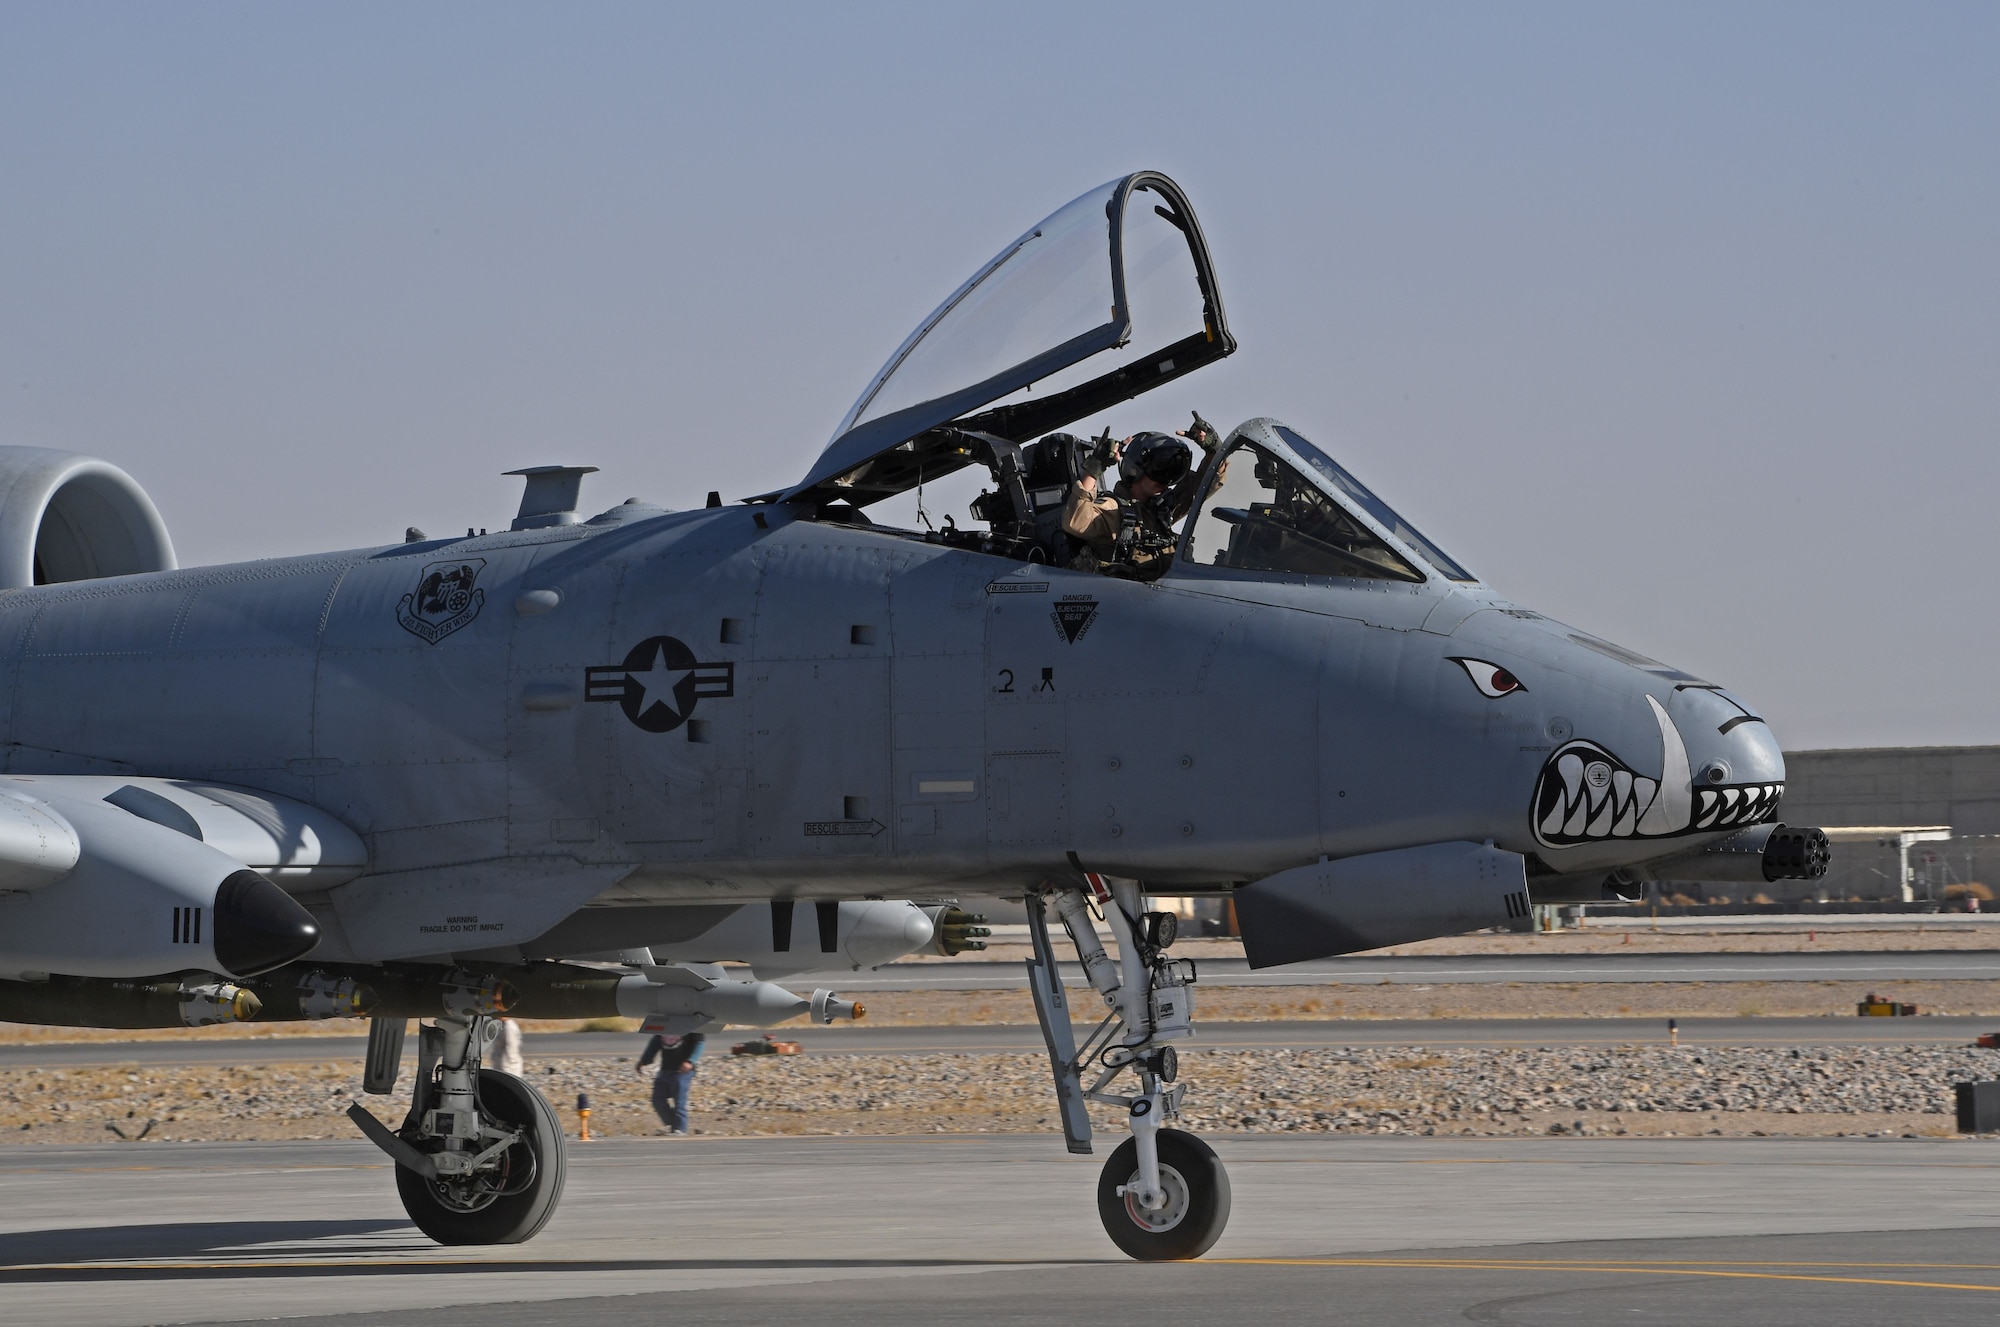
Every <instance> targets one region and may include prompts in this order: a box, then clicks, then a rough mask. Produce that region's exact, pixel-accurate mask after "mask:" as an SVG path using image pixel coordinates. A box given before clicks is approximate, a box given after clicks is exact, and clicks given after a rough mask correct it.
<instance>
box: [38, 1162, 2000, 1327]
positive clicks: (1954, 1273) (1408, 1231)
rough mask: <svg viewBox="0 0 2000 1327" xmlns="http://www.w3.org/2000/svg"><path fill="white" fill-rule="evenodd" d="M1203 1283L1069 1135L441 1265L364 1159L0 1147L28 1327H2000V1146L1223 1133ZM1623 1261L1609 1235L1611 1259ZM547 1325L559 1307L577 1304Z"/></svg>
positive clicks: (629, 1175) (810, 1166) (646, 1181)
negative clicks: (268, 1323) (797, 1326)
mask: <svg viewBox="0 0 2000 1327" xmlns="http://www.w3.org/2000/svg"><path fill="white" fill-rule="evenodd" d="M1215 1142H1216V1146H1217V1149H1218V1151H1220V1152H1221V1154H1222V1156H1223V1157H1224V1159H1225V1161H1226V1163H1227V1164H1228V1166H1229V1169H1230V1175H1231V1179H1232V1183H1233V1186H1234V1190H1235V1204H1234V1216H1233V1219H1232V1222H1231V1224H1230V1227H1229V1230H1228V1232H1227V1233H1226V1234H1225V1235H1224V1237H1223V1239H1222V1241H1221V1243H1219V1244H1218V1245H1217V1246H1216V1248H1215V1250H1214V1251H1213V1254H1212V1255H1211V1258H1210V1259H1208V1260H1206V1261H1204V1262H1201V1263H1196V1264H1184V1265H1179V1266H1140V1265H1136V1264H1131V1263H1127V1262H1124V1261H1122V1260H1121V1259H1119V1258H1118V1256H1117V1255H1116V1253H1115V1251H1114V1250H1113V1248H1112V1246H1111V1244H1110V1242H1109V1241H1108V1240H1107V1239H1106V1238H1105V1236H1104V1235H1103V1233H1102V1231H1101V1229H1100V1228H1099V1226H1098V1224H1097V1219H1096V1215H1095V1212H1094V1207H1093V1202H1092V1192H1093V1188H1094V1185H1095V1181H1096V1176H1097V1169H1098V1163H1097V1162H1096V1161H1095V1160H1094V1159H1092V1158H1087V1157H1070V1156H1067V1155H1066V1154H1064V1152H1063V1151H1062V1149H1061V1146H1060V1144H1059V1143H1058V1142H1057V1141H1056V1140H1054V1139H1045V1138H1015V1137H993V1138H986V1137H937V1136H931V1137H921V1138H909V1139H846V1138H817V1139H717V1140H709V1139H701V1138H696V1139H684V1140H673V1141H668V1140H658V1141H654V1140H640V1139H634V1140H618V1141H613V1142H604V1143H594V1144H590V1145H588V1146H576V1147H573V1148H572V1157H573V1162H572V1166H571V1169H570V1174H569V1181H568V1188H567V1192H566V1195H565V1201H564V1205H563V1207H562V1209H561V1211H560V1213H559V1214H558V1215H557V1217H556V1219H555V1221H554V1222H553V1223H551V1225H550V1226H549V1228H548V1229H547V1230H546V1231H545V1232H543V1234H542V1236H541V1237H540V1238H538V1239H537V1240H535V1241H533V1242H532V1243H530V1244H526V1245H518V1246H511V1247H505V1248H497V1249H485V1250H449V1249H443V1248H439V1247H437V1246H434V1245H431V1244H429V1243H428V1242H427V1241H425V1240H423V1239H422V1238H421V1237H420V1236H418V1235H417V1234H416V1232H415V1231H414V1230H413V1229H412V1228H411V1227H410V1226H408V1225H407V1224H406V1223H405V1221H404V1220H403V1217H402V1213H401V1210H400V1208H399V1206H398V1205H397V1202H396V1199H395V1196H394V1193H393V1190H392V1188H391V1182H390V1175H389V1172H388V1170H387V1168H386V1166H385V1164H384V1163H383V1161H382V1159H381V1158H380V1157H379V1156H378V1155H377V1154H376V1153H374V1152H373V1151H372V1149H370V1148H369V1147H368V1146H367V1144H365V1143H362V1142H359V1141H355V1142H343V1143H313V1144H269V1143H261V1144H245V1143H232V1144H158V1145H135V1146H129V1147H125V1146H103V1147H93V1148H73V1149H72V1148H53V1147H38V1146H17V1147H7V1148H0V1184H4V1185H5V1192H6V1194H7V1196H8V1202H7V1203H6V1204H5V1207H4V1209H3V1210H0V1286H4V1288H3V1289H0V1304H4V1306H5V1307H4V1317H5V1320H6V1321H7V1322H8V1323H9V1324H20V1325H22V1327H29V1325H31V1324H44V1323H60V1324H70V1325H74V1327H127V1325H136V1324H142V1323H175V1324H179V1323H196V1322H222V1321H241V1320H245V1319H254V1318H274V1317H286V1318H293V1319H294V1320H303V1321H305V1322H325V1323H328V1324H336V1323H337V1324H341V1325H342V1327H390V1324H396V1325H397V1327H404V1325H407V1327H418V1324H424V1325H426V1327H511V1325H512V1324H527V1323H539V1322H544V1321H549V1320H560V1321H562V1322H564V1323H566V1324H570V1323H573V1324H580V1325H582V1327H595V1325H597V1324H604V1325H605V1327H612V1325H613V1324H615V1325H616V1327H630V1324H631V1323H633V1322H647V1321H663V1322H672V1323H675V1324H677V1325H679V1324H711V1323H764V1322H770V1321H774V1320H788V1321H798V1322H810V1323H815V1324H818V1323H832V1324H847V1323H853V1324H862V1323H867V1324H929V1323H939V1322H946V1323H970V1322H979V1323H993V1322H1004V1323H1044V1322H1048V1323H1054V1322H1071V1321H1075V1320H1076V1319H1077V1318H1079V1317H1081V1316H1084V1315H1086V1314H1089V1313H1093V1312H1106V1311H1114V1310H1112V1309H1111V1307H1110V1306H1112V1305H1114V1304H1116V1303H1117V1302H1118V1301H1119V1300H1120V1299H1121V1298H1122V1299H1124V1302H1126V1303H1128V1304H1132V1305H1134V1306H1135V1307H1136V1308H1138V1309H1140V1310H1142V1311H1145V1312H1147V1313H1148V1314H1149V1315H1164V1316H1165V1318H1166V1320H1168V1321H1171V1322H1173V1323H1176V1324H1182V1323H1187V1324H1209V1323H1216V1324H1221V1323H1231V1324H1234V1323H1240V1322H1246V1321H1247V1322H1261V1321H1274V1322H1295V1321H1299V1322H1303V1321H1311V1322H1321V1323H1356V1324H1361V1323H1367V1324H1377V1323H1391V1322H1393V1323H1397V1324H1419V1325H1421V1324H1431V1323H1440V1324H1441V1323H1447V1322H1449V1323H1463V1322H1466V1321H1468V1320H1469V1321H1473V1322H1486V1323H1508V1324H1556V1323H1565V1324H1567V1323H1587V1324H1597V1323H1603V1322H1610V1321H1620V1322H1664V1323H1676V1324H1680V1323H1689V1322H1700V1323H1704V1324H1737V1323H1742V1324H1753V1323H1754V1324H1756V1325H1757V1327H1785V1325H1789V1324H1799V1325H1800V1327H1804V1325H1805V1324H1812V1327H1842V1325H1844V1324H1863V1323H1867V1324H1878V1323H1884V1322H1922V1323H1925V1324H1927V1325H1928V1324H1953V1323H1960V1322H1965V1323H1970V1322H1990V1321H1991V1320H1992V1319H1993V1318H1994V1317H1995V1316H1996V1315H1997V1314H2000V1257H1996V1256H1995V1250H1994V1243H1995V1240H1996V1237H2000V1193H1996V1180H2000V1144H1995V1143H1988V1142H1966V1141H1946V1140H1862V1139H1850V1140H1825V1141H1784V1140H1767V1139H1741V1140H1733V1139H1732V1140H1695V1139H1688V1140H1657V1141H1638V1140H1626V1139H1603V1140H1599V1139H1575V1140H1571V1139H1546V1140H1541V1139H1538V1140H1480V1141H1466V1142H1457V1141H1443V1140H1426V1139H1399V1138H1379V1139H1371V1138H1302V1137H1296V1136H1293V1137H1263V1138H1259V1137H1247V1138H1246V1137H1236V1136H1225V1137H1221V1138H1218V1139H1216V1140H1215ZM1607 1236H1609V1237H1611V1238H1607ZM554 1301H562V1302H561V1303H560V1305H559V1306H558V1305H557V1304H556V1303H555V1302H554Z"/></svg>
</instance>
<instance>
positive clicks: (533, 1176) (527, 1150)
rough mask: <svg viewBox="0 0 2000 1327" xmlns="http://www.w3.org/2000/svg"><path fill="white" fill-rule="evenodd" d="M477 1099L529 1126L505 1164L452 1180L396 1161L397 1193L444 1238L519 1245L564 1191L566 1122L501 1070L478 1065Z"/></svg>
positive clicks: (512, 1124) (497, 1114)
mask: <svg viewBox="0 0 2000 1327" xmlns="http://www.w3.org/2000/svg"><path fill="white" fill-rule="evenodd" d="M479 1104H480V1106H481V1107H482V1108H483V1109H484V1110H485V1111H486V1113H487V1114H489V1115H491V1116H493V1118H494V1119H496V1120H498V1121H499V1122H500V1123H501V1124H502V1125H504V1126H505V1127H506V1128H509V1129H523V1130H524V1131H525V1132H524V1133H523V1134H522V1136H521V1141H520V1142H518V1143H516V1144H514V1146H512V1147H510V1148H509V1149H507V1151H506V1152H504V1153H502V1154H501V1157H500V1161H501V1165H500V1167H499V1168H498V1169H497V1170H496V1171H495V1172H493V1173H491V1174H487V1175H482V1176H472V1177H468V1178H467V1179H464V1180H459V1181H450V1180H431V1179H426V1178H424V1177H423V1176H422V1175H419V1174H417V1172H415V1171H413V1170H409V1169H407V1168H405V1167H403V1166H397V1167H396V1192H397V1193H398V1194H399V1195H400V1196H401V1197H402V1200H403V1210H404V1211H406V1212H408V1213H409V1214H410V1220H412V1221H414V1222H416V1225H417V1229H419V1230H421V1231H423V1232H424V1234H426V1235H428V1236H430V1237H431V1238H432V1239H434V1240H436V1241H437V1242H438V1243H440V1244H519V1243H521V1242H522V1241H524V1240H529V1239H533V1238H534V1236H535V1233H536V1232H537V1231H539V1230H540V1229H541V1228H542V1227H543V1226H545V1225H547V1224H548V1221H549V1218H550V1217H551V1216H554V1215H555V1210H556V1203H557V1202H558V1201H559V1200H560V1199H561V1198H562V1189H563V1131H562V1121H561V1120H560V1119H558V1118H557V1117H556V1113H555V1111H554V1109H552V1108H551V1107H550V1105H549V1103H548V1102H547V1101H546V1100H544V1099H543V1097H542V1094H541V1093H539V1092H537V1091H535V1089H534V1088H533V1087H531V1086H529V1085H528V1084H527V1083H525V1082H523V1081H522V1080H521V1079H518V1078H516V1077H514V1075H512V1074H503V1073H501V1072H500V1071H499V1070H497V1069H481V1070H480V1071H479ZM406 1137H407V1135H406Z"/></svg>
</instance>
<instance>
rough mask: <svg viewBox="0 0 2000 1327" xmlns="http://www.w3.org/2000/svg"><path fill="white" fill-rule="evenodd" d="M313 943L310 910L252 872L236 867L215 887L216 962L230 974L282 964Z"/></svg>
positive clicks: (315, 939) (307, 951)
mask: <svg viewBox="0 0 2000 1327" xmlns="http://www.w3.org/2000/svg"><path fill="white" fill-rule="evenodd" d="M318 944H319V924H318V923H317V922H315V921H313V919H312V914H311V913H309V912H307V911H306V910H305V909H304V908H302V907H300V906H299V905H298V904H297V903H296V902H295V901H293V899H292V897H291V895H289V894H287V893H286V892H285V891H284V890H282V889H280V888H278V887H277V886H276V885H274V884H272V883H271V882H270V881H268V880H266V879H265V878H264V877H263V876H261V875H258V874H257V873H256V872H255V871H238V872H237V873H236V874H235V875H232V876H230V877H229V878H228V879H227V880H225V881H223V882H222V885H221V887H220V888H218V889H217V890H216V891H215V961H216V962H217V963H218V964H220V965H221V967H222V970H223V971H224V972H227V973H228V974H229V975H230V976H232V977H254V976H256V975H257V974H258V973H260V972H269V971H270V970H271V969H272V968H280V967H283V966H284V965H285V964H287V963H290V962H291V961H292V960H293V959H297V958H304V957H305V956H306V955H307V954H310V953H311V952H312V951H313V949H314V947H315V946H317V945H318Z"/></svg>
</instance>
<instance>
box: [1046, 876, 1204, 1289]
mask: <svg viewBox="0 0 2000 1327" xmlns="http://www.w3.org/2000/svg"><path fill="white" fill-rule="evenodd" d="M1086 879H1087V880H1088V881H1089V884H1090V892H1089V893H1088V894H1086V892H1085V891H1084V890H1083V889H1081V888H1078V887H1076V886H1067V885H1064V886H1049V887H1048V888H1047V890H1046V891H1045V892H1043V893H1038V894H1031V895H1030V896H1029V897H1028V925H1029V936H1030V938H1031V939H1032V940H1033V942H1034V957H1033V958H1031V959H1029V960H1028V986H1029V989H1030V990H1031V991H1032V992H1033V993H1034V997H1035V1012H1036V1013H1037V1015H1038V1016H1039V1017H1040V1019H1041V1024H1042V1037H1043V1039H1044V1041H1046V1042H1047V1044H1048V1048H1049V1065H1050V1068H1051V1070H1052V1071H1053V1073H1054V1077H1055V1084H1056V1099H1057V1101H1058V1103H1059V1104H1060V1106H1061V1108H1062V1121H1063V1136H1064V1139H1065V1141H1066V1142H1067V1143H1068V1145H1069V1150H1070V1151H1072V1152H1078V1153H1088V1152H1089V1151H1090V1150H1091V1149H1090V1116H1089V1113H1088V1110H1087V1108H1086V1103H1087V1102H1091V1101H1095V1102H1099V1103H1101V1104H1104V1105H1114V1106H1120V1107H1123V1108H1124V1110H1125V1113H1126V1118H1127V1120H1128V1121H1129V1123H1130V1126H1131V1130H1132V1136H1131V1137H1130V1138H1128V1139H1126V1140H1125V1141H1124V1142H1123V1143H1121V1144H1120V1145H1119V1146H1118V1149H1117V1150H1116V1151H1115V1152H1113V1153H1112V1154H1111V1159H1110V1161H1108V1162H1107V1163H1106V1164H1105V1167H1104V1171H1103V1174H1102V1175H1101V1176H1099V1178H1098V1182H1097V1212H1098V1216H1099V1218H1100V1219H1101V1220H1102V1221H1103V1222H1104V1230H1105V1233H1106V1234H1108V1235H1110V1236H1111V1240H1112V1242H1113V1243H1114V1244H1116V1245H1117V1246H1118V1247H1119V1248H1121V1249H1123V1250H1124V1251H1125V1252H1126V1253H1128V1254H1130V1255H1131V1256H1132V1257H1134V1258H1138V1259H1140V1260H1142V1261H1147V1262H1154V1261H1165V1260H1170V1259H1180V1258H1198V1257H1200V1256H1201V1255H1202V1254H1203V1253H1205V1252H1207V1250H1208V1248H1209V1246H1211V1245H1212V1244H1214V1243H1215V1241H1216V1240H1217V1239H1218V1238H1220V1237H1221V1235H1222V1228H1223V1226H1224V1225H1226V1224H1227V1223H1228V1221H1229V1176H1228V1174H1227V1173H1226V1172H1225V1171H1224V1170H1223V1168H1222V1162H1221V1161H1220V1159H1218V1158H1217V1157H1216V1155H1215V1152H1214V1151H1213V1150H1212V1149H1211V1148H1210V1147H1209V1146H1208V1144H1206V1143H1204V1142H1202V1141H1201V1140H1200V1139H1199V1138H1197V1137H1195V1136H1194V1135H1193V1134H1190V1133H1185V1132H1183V1131H1181V1130H1179V1129H1171V1128H1166V1127H1164V1126H1166V1125H1167V1124H1168V1123H1169V1122H1170V1121H1171V1120H1173V1119H1174V1118H1175V1117H1176V1116H1178V1115H1179V1113H1180V1104H1181V1098H1182V1096H1183V1094H1184V1093H1185V1092H1186V1090H1187V1089H1186V1084H1183V1083H1176V1082H1175V1081H1174V1080H1175V1079H1176V1078H1177V1077H1178V1076H1179V1063H1178V1061H1179V1057H1178V1055H1177V1053H1176V1052H1175V1050H1174V1048H1173V1046H1172V1045H1170V1044H1168V1043H1171V1042H1173V1041H1177V1040H1180V1039H1182V1038H1185V1037H1189V1036H1192V1035H1193V1034H1194V1028H1193V1026H1192V1024H1191V1023H1190V1016H1191V1012H1192V1011H1191V1001H1190V998H1189V997H1190V993H1189V991H1188V987H1189V986H1190V985H1191V984H1193V982H1194V979H1195V972H1194V964H1193V963H1190V962H1182V961H1177V960H1174V959H1170V958H1168V957H1166V955H1165V952H1164V951H1165V950H1166V948H1167V946H1168V945H1171V944H1172V943H1173V939H1174V927H1173V923H1172V919H1171V918H1170V917H1168V916H1167V915H1166V914H1148V913H1142V912H1141V911H1140V907H1141V904H1140V896H1139V886H1138V884H1137V882H1135V881H1127V880H1121V881H1109V882H1107V881H1105V880H1103V878H1102V877H1100V876H1095V875H1092V876H1088V877H1086ZM1051 902H1052V903H1053V904H1054V905H1055V909H1056V912H1057V914H1058V915H1059V916H1060V917H1061V919H1062V923H1063V929H1064V930H1066V931H1067V932H1068V933H1069V937H1070V939H1071V940H1072V941H1073V942H1074V943H1075V945H1076V953H1077V957H1078V958H1079V959H1080V960H1081V961H1082V963H1083V970H1084V972H1085V974H1086V975H1087V976H1088V977H1089V978H1090V984H1091V985H1092V986H1094V987H1096V988H1097V991H1098V993H1099V994H1100V995H1102V996H1103V997H1104V1002H1105V1003H1106V1004H1107V1005H1109V1006H1110V1009H1111V1012H1110V1013H1109V1014H1108V1015H1107V1016H1106V1017H1105V1019H1104V1021H1103V1022H1102V1023H1100V1024H1098V1026H1097V1029H1096V1030H1095V1031H1094V1032H1092V1033H1091V1034H1090V1036H1089V1037H1088V1038H1086V1039H1085V1041H1084V1044H1083V1046H1082V1048H1081V1049H1079V1048H1078V1047H1077V1045H1076V1040H1075V1035H1074V1033H1073V1032H1072V1031H1071V1029H1070V1017H1069V1008H1068V1003H1067V996H1066V995H1065V993H1064V991H1063V987H1062V978H1061V975H1060V973H1059V972H1058V970H1057V967H1056V960H1055V953H1054V950H1053V948H1052V947H1051V946H1050V944H1049V931H1048V905H1049V904H1050V903H1051ZM1094 905H1101V906H1102V908H1103V916H1104V919H1105V922H1106V923H1107V924H1108V925H1109V926H1110V927H1111V932H1112V935H1113V936H1114V937H1115V938H1116V939H1117V941H1118V955H1119V957H1118V961H1117V962H1115V963H1114V962H1113V961H1112V959H1111V957H1110V955H1108V954H1106V953H1105V952H1104V944H1103V942H1102V941H1101V940H1100V939H1099V938H1098V935H1097V927H1096V924H1095V922H1094V920H1093V911H1094ZM1128 1069H1129V1070H1131V1071H1132V1073H1133V1074H1134V1075H1136V1076H1137V1078H1138V1080H1139V1081H1138V1083H1137V1085H1136V1086H1137V1088H1138V1090H1137V1091H1136V1092H1130V1093H1117V1092H1112V1091H1109V1090H1108V1089H1109V1087H1110V1085H1111V1083H1112V1081H1113V1080H1114V1079H1116V1078H1117V1077H1118V1076H1119V1075H1120V1074H1123V1073H1124V1072H1125V1071H1126V1070H1128ZM1087 1070H1088V1071H1091V1072H1093V1074H1094V1077H1093V1079H1092V1081H1091V1083H1090V1086H1089V1087H1085V1086H1084V1084H1083V1074H1084V1073H1085V1072H1086V1071H1087Z"/></svg>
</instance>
